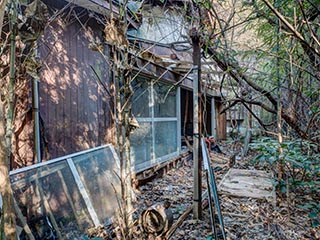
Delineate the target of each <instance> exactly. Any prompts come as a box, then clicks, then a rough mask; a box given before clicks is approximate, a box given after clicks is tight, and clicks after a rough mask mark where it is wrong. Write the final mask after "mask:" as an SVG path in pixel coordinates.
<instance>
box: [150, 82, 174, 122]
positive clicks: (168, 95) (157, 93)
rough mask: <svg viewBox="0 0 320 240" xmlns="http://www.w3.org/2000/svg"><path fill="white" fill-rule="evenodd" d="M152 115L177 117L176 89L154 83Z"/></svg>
mask: <svg viewBox="0 0 320 240" xmlns="http://www.w3.org/2000/svg"><path fill="white" fill-rule="evenodd" d="M153 94H154V116H155V117H177V110H176V106H177V104H176V89H175V88H171V86H170V85H166V84H163V83H159V82H157V83H156V84H154V91H153Z"/></svg>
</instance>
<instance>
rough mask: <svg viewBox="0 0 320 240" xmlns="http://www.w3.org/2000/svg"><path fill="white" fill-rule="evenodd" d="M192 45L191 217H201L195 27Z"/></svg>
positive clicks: (198, 63)
mask: <svg viewBox="0 0 320 240" xmlns="http://www.w3.org/2000/svg"><path fill="white" fill-rule="evenodd" d="M190 36H191V39H192V45H193V166H194V175H193V177H194V183H193V217H194V218H195V219H199V218H201V210H202V209H201V200H202V199H201V155H200V151H199V146H200V137H201V132H200V129H199V119H200V108H199V96H200V92H199V91H200V88H199V83H200V81H199V80H200V68H201V66H200V44H199V43H200V41H199V40H200V39H199V34H198V32H197V30H196V29H195V28H192V29H191V31H190Z"/></svg>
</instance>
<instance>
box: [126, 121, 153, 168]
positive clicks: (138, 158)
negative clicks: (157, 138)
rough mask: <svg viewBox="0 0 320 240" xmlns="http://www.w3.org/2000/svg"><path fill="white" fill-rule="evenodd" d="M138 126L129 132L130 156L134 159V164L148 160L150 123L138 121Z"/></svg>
mask: <svg viewBox="0 0 320 240" xmlns="http://www.w3.org/2000/svg"><path fill="white" fill-rule="evenodd" d="M139 125H140V127H139V128H137V129H136V130H134V132H133V133H132V134H131V137H130V140H131V158H132V159H133V160H134V161H135V162H134V165H135V166H137V165H138V164H141V163H144V162H146V161H150V159H151V144H152V135H151V134H152V131H151V123H139Z"/></svg>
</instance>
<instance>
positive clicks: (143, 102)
mask: <svg viewBox="0 0 320 240" xmlns="http://www.w3.org/2000/svg"><path fill="white" fill-rule="evenodd" d="M132 87H133V91H134V95H133V104H132V113H133V115H134V116H135V117H150V116H151V107H152V106H151V105H150V103H149V87H148V83H147V81H146V80H141V79H137V80H135V81H133V83H132Z"/></svg>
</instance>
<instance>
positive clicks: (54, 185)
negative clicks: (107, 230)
mask: <svg viewBox="0 0 320 240" xmlns="http://www.w3.org/2000/svg"><path fill="white" fill-rule="evenodd" d="M118 176H119V163H118V158H117V156H116V154H115V151H114V149H113V147H112V146H111V145H107V146H103V147H98V148H95V149H91V150H87V151H83V152H80V153H76V154H72V155H68V156H65V157H62V158H58V159H54V160H50V161H47V162H44V163H39V164H35V165H32V166H29V167H25V168H22V169H18V170H15V171H11V172H10V180H11V184H12V189H13V192H14V200H15V210H16V213H17V229H18V234H19V237H20V239H30V234H32V235H33V236H34V238H35V239H55V238H64V239H73V238H76V237H79V236H81V235H84V234H85V231H86V230H87V229H88V228H90V227H93V226H98V225H100V224H104V223H106V222H107V221H109V220H110V219H111V218H112V216H114V215H115V213H116V209H118V205H117V197H119V194H120V181H119V177H118ZM50 236H51V237H53V238H49V237H50Z"/></svg>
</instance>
